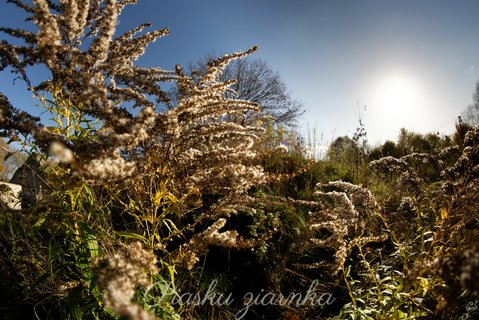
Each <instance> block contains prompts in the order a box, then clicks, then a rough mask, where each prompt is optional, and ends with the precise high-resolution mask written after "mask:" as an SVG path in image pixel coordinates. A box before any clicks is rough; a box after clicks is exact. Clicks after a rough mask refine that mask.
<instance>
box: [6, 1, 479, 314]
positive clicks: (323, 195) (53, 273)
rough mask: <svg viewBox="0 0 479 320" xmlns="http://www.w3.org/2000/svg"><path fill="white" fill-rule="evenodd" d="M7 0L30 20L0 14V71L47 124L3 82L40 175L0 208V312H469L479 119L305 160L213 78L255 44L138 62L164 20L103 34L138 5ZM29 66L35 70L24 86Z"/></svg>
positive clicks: (15, 133)
mask: <svg viewBox="0 0 479 320" xmlns="http://www.w3.org/2000/svg"><path fill="white" fill-rule="evenodd" d="M9 2H12V3H14V4H16V5H17V6H18V7H20V8H21V9H23V10H25V11H26V12H27V13H28V14H29V15H31V21H33V22H34V23H35V24H36V25H37V26H38V32H36V33H32V32H29V31H26V30H18V29H11V28H6V27H3V28H1V29H0V30H1V31H2V32H3V33H6V34H8V35H9V36H11V37H15V38H18V39H19V41H16V42H15V44H11V43H9V42H8V41H6V40H2V41H1V42H0V59H1V60H0V69H1V70H8V69H9V70H11V71H13V72H15V73H17V74H18V76H19V77H20V78H21V79H23V80H24V81H25V82H26V83H27V84H28V86H29V87H30V89H31V91H32V93H33V94H34V97H35V98H36V99H37V102H38V105H39V108H41V110H42V112H43V114H44V115H45V114H46V115H49V117H50V120H49V121H50V123H52V124H53V125H51V126H44V125H42V124H41V122H40V119H38V118H36V117H33V116H31V115H29V114H27V113H26V112H24V111H22V110H19V109H17V108H14V107H13V106H12V105H11V103H10V102H9V100H8V98H7V97H6V96H5V95H3V94H0V133H2V135H3V136H5V137H8V138H9V142H12V143H16V141H17V142H18V141H20V142H21V143H22V144H23V146H24V152H25V153H28V154H29V155H30V159H33V157H35V159H36V163H38V164H39V167H38V168H35V170H36V171H37V172H38V173H39V174H40V175H41V177H42V179H43V180H44V185H43V188H42V190H41V191H40V194H38V195H36V198H37V199H36V201H33V202H32V201H30V202H28V201H23V203H22V208H21V209H12V208H10V207H9V206H7V204H6V203H0V207H1V214H0V251H1V253H0V259H1V261H0V262H1V263H0V276H1V278H2V281H1V282H0V301H1V302H2V303H1V306H0V309H1V310H0V311H1V313H2V314H3V315H5V317H6V318H7V319H29V318H37V319H235V318H236V319H290V320H293V319H328V318H335V319H340V318H341V319H343V318H344V319H414V318H434V317H436V318H440V317H444V318H454V317H456V318H459V317H462V319H467V318H469V319H472V318H474V317H475V315H477V313H476V307H477V306H476V300H479V296H478V290H479V284H478V283H479V282H478V281H477V279H478V278H479V274H478V272H479V245H478V242H477V240H478V239H479V238H478V231H479V221H478V220H479V215H478V205H477V204H478V200H479V199H478V197H479V192H478V191H479V190H478V188H479V183H478V176H479V128H477V127H476V128H474V127H473V126H470V125H468V124H464V123H458V124H457V127H456V132H455V134H454V135H453V136H450V137H449V136H439V135H437V134H427V135H421V134H417V133H413V132H409V131H407V130H402V131H401V132H400V134H399V138H398V141H397V142H392V141H387V142H386V143H384V144H383V145H381V146H378V147H376V148H372V149H371V148H369V147H368V145H367V143H366V129H365V128H364V127H363V125H362V124H361V123H360V126H359V128H358V130H357V132H356V134H355V135H354V136H353V137H352V138H349V137H340V138H338V139H336V140H335V141H333V142H332V143H331V146H330V148H329V150H328V154H327V158H326V159H322V160H316V159H309V158H308V157H307V154H306V151H305V150H306V148H305V146H304V144H303V143H302V142H301V139H298V138H297V136H296V135H295V134H294V132H290V131H289V130H287V129H285V128H284V127H282V126H281V125H278V124H277V123H276V122H275V121H273V120H272V118H271V117H270V116H268V113H267V112H264V110H262V108H261V105H259V104H256V103H254V102H251V101H248V100H241V99H239V98H237V97H235V96H234V95H232V91H231V85H232V84H233V82H232V81H229V80H228V79H224V78H221V75H222V70H223V69H224V68H225V67H226V66H227V65H228V64H229V63H230V62H232V61H234V60H236V59H241V58H242V57H244V56H245V55H248V54H251V53H253V52H254V51H255V50H256V48H252V49H251V50H249V51H247V52H245V53H237V54H231V55H225V56H223V57H220V58H217V59H213V60H210V61H209V63H208V64H207V65H206V66H205V67H204V68H203V69H202V70H201V71H200V72H185V71H184V70H183V69H182V68H181V67H180V66H177V68H176V70H175V71H171V72H170V71H165V70H161V69H158V68H141V67H139V66H137V65H135V64H134V61H135V60H136V59H137V58H138V57H139V56H140V55H141V54H142V53H143V52H144V49H145V47H146V46H147V45H148V44H149V43H151V42H152V41H155V40H156V39H157V38H159V37H161V36H163V35H166V34H167V33H168V30H167V29H164V30H160V31H151V32H147V33H143V30H144V29H145V28H147V27H149V25H146V24H145V25H141V26H139V27H138V28H136V29H134V30H132V31H129V32H127V33H125V34H123V35H119V36H117V35H116V34H115V28H116V24H117V18H118V16H119V15H120V14H121V11H122V9H123V8H124V6H125V5H127V4H131V3H134V2H135V1H128V0H126V1H117V0H90V1H88V0H84V1H68V0H60V1H59V3H56V2H53V1H47V0H34V1H33V5H32V6H30V5H28V4H26V3H23V2H22V1H18V0H16V1H13V0H12V1H9ZM20 41H22V42H23V44H22V45H18V42H20ZM32 65H43V66H46V68H47V69H48V70H49V72H50V77H49V78H48V79H45V81H43V82H41V83H38V84H33V83H32V82H31V80H30V79H29V77H28V67H29V66H32ZM165 82H168V83H170V84H172V85H173V86H175V90H173V92H174V94H175V98H174V99H171V92H170V93H165V92H164V91H163V90H162V89H161V88H160V85H163V83H165ZM165 105H167V106H168V108H163V106H165ZM4 149H7V148H6V147H4ZM2 150H3V149H2ZM7 155H10V154H7ZM7 155H6V156H7ZM7 189H8V188H7V187H5V186H3V187H2V191H1V192H2V194H3V195H7V194H8V192H10V191H9V190H7ZM281 299H282V300H281Z"/></svg>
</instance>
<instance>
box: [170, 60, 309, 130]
mask: <svg viewBox="0 0 479 320" xmlns="http://www.w3.org/2000/svg"><path fill="white" fill-rule="evenodd" d="M211 61H213V57H212V56H208V57H206V58H203V59H201V60H199V61H198V62H197V63H196V64H191V65H190V67H189V69H190V70H189V71H190V72H191V74H193V75H194V74H197V73H201V71H203V70H205V69H206V67H207V65H208V64H209V63H210V62H211ZM230 79H232V80H235V83H234V84H233V85H232V86H231V89H233V90H234V91H235V94H233V93H230V95H229V98H234V99H239V100H248V101H251V102H254V103H258V104H259V105H260V106H261V113H262V114H267V115H270V116H272V118H273V123H274V124H279V123H283V124H286V125H293V124H294V123H295V121H296V120H297V119H298V117H299V116H300V115H301V114H302V113H303V112H304V106H303V104H302V103H301V102H299V101H297V100H295V99H293V97H291V94H290V93H289V92H288V90H287V87H286V84H285V83H284V82H283V80H281V77H280V75H279V73H278V72H275V71H273V70H272V69H271V68H270V67H269V66H268V65H267V64H266V62H264V61H263V60H261V59H249V58H246V59H240V60H235V61H233V62H232V63H231V64H229V65H228V66H227V67H226V68H225V69H224V71H223V74H222V75H221V77H220V81H226V80H230ZM175 94H176V93H175ZM173 98H174V97H173Z"/></svg>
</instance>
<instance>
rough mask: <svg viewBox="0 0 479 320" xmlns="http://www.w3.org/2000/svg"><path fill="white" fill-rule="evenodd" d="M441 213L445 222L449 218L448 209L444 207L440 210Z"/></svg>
mask: <svg viewBox="0 0 479 320" xmlns="http://www.w3.org/2000/svg"><path fill="white" fill-rule="evenodd" d="M439 212H440V213H441V219H442V220H444V219H446V218H447V209H446V208H444V207H443V208H441V209H440V210H439Z"/></svg>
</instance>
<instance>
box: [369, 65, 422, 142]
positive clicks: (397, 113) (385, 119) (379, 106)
mask: <svg viewBox="0 0 479 320" xmlns="http://www.w3.org/2000/svg"><path fill="white" fill-rule="evenodd" d="M368 98H369V99H368V102H367V104H368V107H369V110H368V113H369V118H370V120H371V121H372V123H371V124H372V125H373V126H374V127H375V128H376V129H378V130H381V131H382V132H384V133H386V132H389V134H392V132H396V133H395V134H397V133H398V130H399V128H401V127H408V128H410V127H416V126H417V125H419V124H420V122H421V121H424V116H425V114H424V111H425V110H424V107H425V105H426V99H425V95H424V88H423V86H422V83H421V82H420V81H418V80H417V79H416V78H415V77H413V76H411V75H409V74H408V73H405V72H401V71H396V72H390V73H385V74H383V75H381V76H379V77H378V78H377V80H376V82H375V83H373V85H372V86H371V87H370V94H369V97H368Z"/></svg>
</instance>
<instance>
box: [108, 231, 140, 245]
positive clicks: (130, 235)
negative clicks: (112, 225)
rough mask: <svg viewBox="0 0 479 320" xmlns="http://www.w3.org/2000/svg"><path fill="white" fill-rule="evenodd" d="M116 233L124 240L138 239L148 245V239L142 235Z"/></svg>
mask: <svg viewBox="0 0 479 320" xmlns="http://www.w3.org/2000/svg"><path fill="white" fill-rule="evenodd" d="M114 233H115V234H116V235H117V236H120V237H123V238H127V239H137V240H140V241H142V242H143V243H148V239H146V238H145V237H144V236H142V235H140V234H137V233H133V232H124V231H114Z"/></svg>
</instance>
